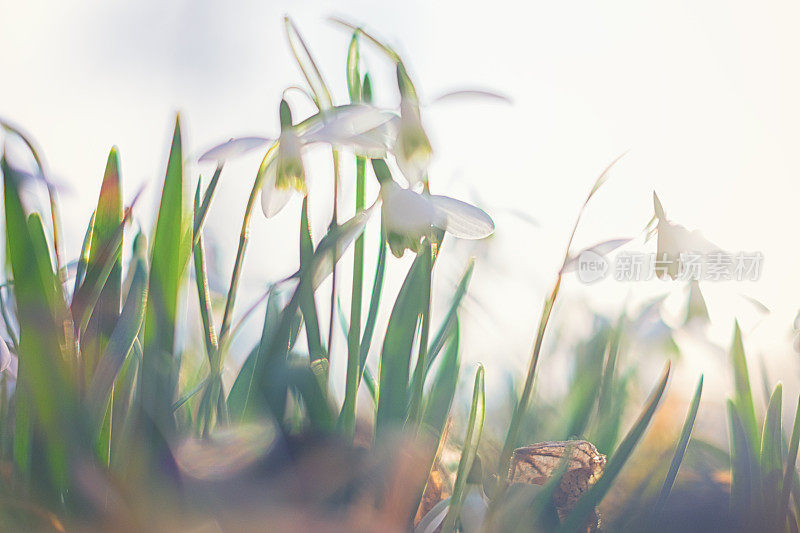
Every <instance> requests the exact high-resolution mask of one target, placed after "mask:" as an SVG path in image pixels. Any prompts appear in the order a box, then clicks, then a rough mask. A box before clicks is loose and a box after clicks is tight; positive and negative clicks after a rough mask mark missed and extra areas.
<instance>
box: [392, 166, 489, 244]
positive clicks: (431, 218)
mask: <svg viewBox="0 0 800 533" xmlns="http://www.w3.org/2000/svg"><path fill="white" fill-rule="evenodd" d="M380 196H381V200H382V201H383V207H382V210H381V217H382V219H383V224H384V227H385V228H386V238H387V241H388V242H389V248H390V249H391V250H392V253H393V254H394V255H395V256H396V257H402V255H403V252H405V250H406V249H409V250H411V251H413V252H415V253H416V252H419V251H420V250H421V249H422V240H423V238H425V237H427V238H429V239H432V238H433V237H434V235H435V230H436V229H439V230H443V231H446V232H447V233H450V234H451V235H453V236H454V237H459V238H462V239H483V238H484V237H488V236H489V235H491V234H492V233H494V221H492V219H491V217H490V216H489V215H487V214H486V213H485V212H484V211H483V210H481V209H479V208H477V207H475V206H473V205H470V204H468V203H466V202H462V201H460V200H456V199H454V198H450V197H448V196H438V195H429V194H420V193H418V192H416V191H414V190H412V189H405V188H403V187H401V186H400V185H398V184H397V183H396V182H395V181H393V180H385V181H384V182H383V183H382V184H381V192H380Z"/></svg>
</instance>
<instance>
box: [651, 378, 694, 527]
mask: <svg viewBox="0 0 800 533" xmlns="http://www.w3.org/2000/svg"><path fill="white" fill-rule="evenodd" d="M702 394H703V376H700V380H699V381H698V382H697V388H696V389H695V391H694V396H693V397H692V402H691V403H690V404H689V412H688V413H687V414H686V420H685V421H684V423H683V428H681V435H680V437H679V438H678V446H677V447H676V448H675V454H674V455H673V456H672V462H671V463H670V465H669V472H667V478H666V479H665V480H664V485H662V487H661V493H660V494H659V495H658V501H657V502H656V505H655V511H654V514H655V516H656V517H657V518H659V517H660V515H661V512H662V511H663V510H664V506H665V505H666V503H667V498H669V493H670V491H671V490H672V486H673V485H674V484H675V478H676V477H677V476H678V469H679V468H680V467H681V462H682V461H683V455H684V454H685V453H686V447H687V446H688V445H689V439H691V437H692V429H694V421H695V419H696V418H697V410H698V409H699V408H700V397H701V396H702Z"/></svg>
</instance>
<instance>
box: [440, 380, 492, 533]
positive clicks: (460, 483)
mask: <svg viewBox="0 0 800 533" xmlns="http://www.w3.org/2000/svg"><path fill="white" fill-rule="evenodd" d="M483 389H484V385H483V365H478V370H477V372H476V373H475V385H474V387H473V391H472V406H471V407H470V410H469V420H468V422H467V434H466V436H465V437H464V445H463V446H462V447H461V459H460V460H459V462H458V470H457V471H456V481H455V483H454V485H453V494H452V496H451V497H450V507H449V508H448V510H447V517H446V518H445V520H444V525H443V526H442V531H443V532H449V531H455V528H456V522H457V520H458V518H459V516H460V515H461V505H462V504H463V497H464V487H465V486H466V484H467V476H468V475H469V473H470V470H471V469H472V463H473V461H474V460H475V456H476V454H477V453H478V443H480V440H481V433H482V432H483V421H484V417H485V414H486V399H485V393H484V390H483Z"/></svg>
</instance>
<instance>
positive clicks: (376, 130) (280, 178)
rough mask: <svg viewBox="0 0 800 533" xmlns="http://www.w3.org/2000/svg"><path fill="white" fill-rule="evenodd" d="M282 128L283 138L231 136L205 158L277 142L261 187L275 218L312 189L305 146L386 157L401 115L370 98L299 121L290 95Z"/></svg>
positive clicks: (233, 154) (264, 204) (219, 159)
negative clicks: (294, 119) (305, 163)
mask: <svg viewBox="0 0 800 533" xmlns="http://www.w3.org/2000/svg"><path fill="white" fill-rule="evenodd" d="M280 117H281V134H280V136H279V137H278V139H277V142H273V141H271V140H270V139H267V138H264V137H241V138H236V139H231V140H230V141H228V142H226V143H223V144H221V145H219V146H215V147H214V148H212V149H210V150H209V151H207V152H206V153H205V154H203V155H202V156H201V157H200V161H201V162H202V161H216V162H217V163H218V164H221V163H222V162H224V161H225V160H227V159H231V158H233V157H236V156H239V155H242V154H244V153H246V152H248V151H250V150H253V149H256V148H259V147H263V146H265V145H267V144H269V143H270V142H273V146H272V148H271V150H275V152H274V154H273V156H272V157H271V158H270V159H268V160H267V161H266V166H265V167H264V168H263V169H262V170H260V172H263V173H264V175H263V178H262V179H263V181H262V189H261V207H262V210H263V211H264V215H265V216H266V217H267V218H269V217H272V216H274V215H275V214H277V213H278V212H279V211H280V210H281V209H283V207H284V206H285V205H286V204H287V203H288V201H289V200H290V199H291V197H292V195H293V193H294V192H295V191H299V192H301V193H306V192H307V184H306V173H305V168H304V166H303V157H302V155H303V151H304V150H305V149H306V147H308V146H311V145H313V144H317V143H327V144H330V145H332V146H334V147H336V148H338V149H347V150H352V151H353V152H355V153H356V154H358V155H363V156H365V157H385V155H386V152H387V150H388V148H389V147H390V146H391V143H392V141H393V139H394V137H395V135H393V133H392V132H393V131H394V129H396V127H395V125H394V124H395V122H396V119H397V115H395V114H394V113H391V112H388V111H384V110H380V109H378V108H376V107H374V106H371V105H366V104H350V105H343V106H337V107H334V108H332V109H328V110H325V111H321V112H319V113H317V114H315V115H313V116H311V117H309V118H308V119H306V120H304V121H302V122H300V123H299V124H297V125H293V123H292V114H291V110H290V109H289V105H288V104H287V103H286V101H285V100H282V101H281V106H280Z"/></svg>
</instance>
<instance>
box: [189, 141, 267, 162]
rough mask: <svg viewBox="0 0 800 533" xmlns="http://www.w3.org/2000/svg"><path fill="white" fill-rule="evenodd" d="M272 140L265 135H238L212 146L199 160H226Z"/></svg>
mask: <svg viewBox="0 0 800 533" xmlns="http://www.w3.org/2000/svg"><path fill="white" fill-rule="evenodd" d="M270 142H272V140H271V139H267V138H265V137H238V138H236V139H231V140H229V141H228V142H224V143H222V144H218V145H217V146H215V147H214V148H211V149H210V150H208V151H207V152H206V153H204V154H203V155H201V156H200V159H198V161H200V162H201V163H203V162H206V161H214V162H222V161H226V160H228V159H232V158H234V157H238V156H240V155H242V154H245V153H247V152H249V151H250V150H255V149H256V148H260V147H262V146H266V145H267V144H269V143H270Z"/></svg>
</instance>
